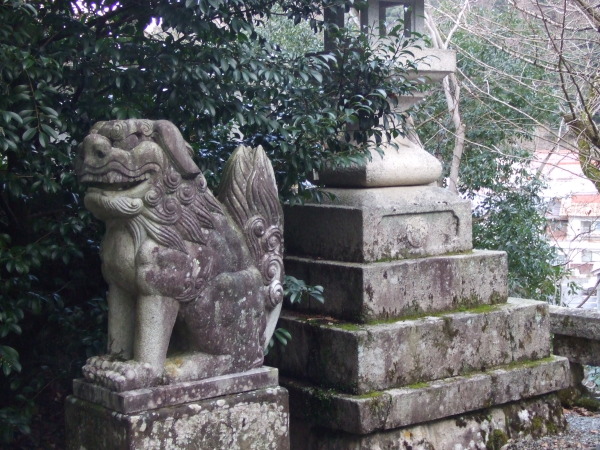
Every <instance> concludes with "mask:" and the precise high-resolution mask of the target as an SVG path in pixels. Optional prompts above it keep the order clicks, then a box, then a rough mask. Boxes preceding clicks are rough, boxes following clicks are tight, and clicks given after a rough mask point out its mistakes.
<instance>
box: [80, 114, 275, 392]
mask: <svg viewBox="0 0 600 450" xmlns="http://www.w3.org/2000/svg"><path fill="white" fill-rule="evenodd" d="M76 171H77V174H78V176H79V180H80V182H81V183H83V184H85V185H86V186H87V192H86V195H85V205H86V207H87V208H88V209H89V210H90V211H91V212H92V213H93V214H94V215H95V216H96V217H97V218H99V219H100V220H103V221H104V222H105V223H106V234H105V236H104V239H103V241H102V247H101V257H102V271H103V275H104V277H105V279H106V281H107V282H108V285H109V290H108V303H109V324H108V339H109V344H108V355H105V356H100V357H95V358H90V360H88V362H87V364H86V366H85V367H84V376H85V377H86V378H87V379H88V380H90V381H92V382H95V383H98V384H101V385H103V386H106V387H108V388H110V389H113V390H118V391H122V390H128V389H136V388H140V387H147V386H151V385H156V384H160V383H166V382H172V381H188V380H195V379H199V378H204V377H210V376H217V375H221V374H225V373H231V372H240V371H245V370H248V369H250V368H253V367H257V366H260V365H261V364H262V361H263V350H264V348H265V347H266V345H267V344H268V341H269V339H270V338H271V335H272V333H273V330H274V327H275V323H276V321H277V318H278V316H279V311H280V309H281V301H282V299H283V288H282V286H281V282H282V280H283V259H282V249H283V239H282V236H283V230H282V226H283V225H282V224H283V220H282V219H283V215H282V212H281V206H280V204H279V199H278V196H277V189H276V186H275V178H274V175H273V169H272V167H271V164H270V162H269V160H268V158H267V156H266V154H265V153H264V151H263V150H262V148H254V149H253V148H248V147H240V148H238V149H237V150H236V151H235V153H234V154H233V155H232V157H231V158H230V161H229V162H228V164H227V166H226V168H225V173H224V176H223V181H222V183H221V186H220V187H219V197H218V198H219V199H218V200H217V199H216V198H215V197H214V196H213V194H212V193H211V192H210V191H209V190H208V189H207V188H206V180H205V178H204V176H203V175H202V173H201V172H200V169H199V168H198V167H197V166H196V164H195V163H194V162H193V160H192V158H191V148H190V146H189V145H188V144H187V143H186V142H185V141H184V140H183V137H182V136H181V134H180V132H179V130H178V129H177V128H176V127H175V126H174V125H173V124H172V123H170V122H167V121H162V120H159V121H150V120H123V121H111V122H99V123H97V124H96V125H94V127H93V128H92V130H91V132H90V134H89V135H88V136H87V137H86V138H85V139H84V141H83V143H82V145H81V149H80V152H79V155H78V160H77V163H76ZM168 355H169V356H170V355H176V356H177V357H173V358H167V356H168Z"/></svg>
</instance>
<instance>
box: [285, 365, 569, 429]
mask: <svg viewBox="0 0 600 450" xmlns="http://www.w3.org/2000/svg"><path fill="white" fill-rule="evenodd" d="M282 385H283V386H285V387H286V388H287V389H288V390H289V392H290V404H291V411H292V412H293V414H294V415H296V416H299V417H300V418H301V419H302V420H305V421H312V422H314V423H315V424H317V425H319V426H321V427H325V428H328V429H332V430H341V431H346V432H348V433H352V434H361V435H364V434H369V433H373V432H376V431H381V430H391V429H394V428H400V427H405V426H409V425H415V424H421V423H426V422H430V421H433V420H437V419H442V418H445V417H449V416H454V415H457V414H463V413H467V412H470V411H476V410H480V409H484V408H489V407H491V406H496V405H501V404H504V403H509V402H514V401H518V400H522V399H526V398H532V397H536V396H539V395H543V394H547V393H551V392H555V391H557V390H559V389H563V388H565V387H567V386H568V385H569V363H568V361H567V359H566V358H562V357H558V356H552V357H549V358H546V359H544V360H540V361H534V362H524V363H521V364H515V365H510V366H506V367H500V368H496V369H494V370H490V371H488V372H485V373H477V374H473V375H471V376H459V377H453V378H446V379H442V380H438V381H434V382H430V383H422V384H420V385H415V386H414V387H406V388H399V389H388V390H385V391H379V392H372V393H369V394H366V395H363V396H353V395H345V394H341V393H337V392H335V391H332V390H327V389H320V388H317V387H314V386H312V385H309V384H304V383H300V382H298V381H293V380H291V379H286V378H282Z"/></svg>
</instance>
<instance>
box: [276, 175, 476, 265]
mask: <svg viewBox="0 0 600 450" xmlns="http://www.w3.org/2000/svg"><path fill="white" fill-rule="evenodd" d="M326 192H328V193H330V194H332V195H333V197H334V198H333V199H330V198H328V197H327V196H324V199H323V202H322V203H318V204H311V203H305V204H303V205H294V206H287V207H285V208H284V217H285V226H284V230H285V242H286V251H287V253H288V254H292V255H296V256H309V257H315V258H324V259H329V260H334V261H347V262H374V261H381V260H387V259H402V258H414V257H424V256H433V255H443V254H447V253H454V252H464V251H469V250H471V249H472V248H473V243H472V238H471V221H472V220H471V203H470V202H469V201H468V200H463V199H461V198H460V197H458V196H457V195H456V194H453V193H452V192H450V191H448V190H447V189H443V188H440V187H436V186H402V187H384V188H370V189H343V188H327V189H326Z"/></svg>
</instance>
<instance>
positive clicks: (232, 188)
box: [218, 146, 284, 348]
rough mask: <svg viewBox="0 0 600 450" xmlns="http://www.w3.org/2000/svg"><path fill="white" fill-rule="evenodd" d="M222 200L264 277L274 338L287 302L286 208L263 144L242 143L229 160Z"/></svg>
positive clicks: (266, 337)
mask: <svg viewBox="0 0 600 450" xmlns="http://www.w3.org/2000/svg"><path fill="white" fill-rule="evenodd" d="M218 192H219V194H218V199H219V201H220V202H221V203H222V204H223V205H225V207H226V209H227V212H228V213H229V214H230V215H231V217H232V218H233V219H234V220H235V222H236V223H237V225H238V226H239V227H240V229H242V230H243V232H244V237H245V238H246V242H247V243H248V247H249V248H250V251H251V252H252V256H253V257H254V261H255V263H256V267H257V268H258V270H259V271H260V272H261V274H262V276H263V282H264V286H265V287H264V289H265V294H266V295H265V298H266V305H265V308H266V328H265V333H264V340H263V345H264V346H265V348H266V346H267V345H268V343H269V340H270V339H271V336H272V334H273V331H274V330H275V325H276V322H277V318H278V317H279V312H280V310H281V304H282V301H283V286H282V282H283V275H284V271H283V211H282V209H281V204H280V202H279V196H278V194H277V186H276V184H275V174H274V173H273V167H272V166H271V162H270V161H269V158H268V157H267V154H266V153H265V151H264V150H263V148H262V147H257V148H251V147H245V146H240V147H238V148H237V149H236V150H235V152H234V153H233V154H232V155H231V157H230V158H229V161H227V164H226V166H225V170H224V173H223V178H222V179H221V184H220V185H219V189H218Z"/></svg>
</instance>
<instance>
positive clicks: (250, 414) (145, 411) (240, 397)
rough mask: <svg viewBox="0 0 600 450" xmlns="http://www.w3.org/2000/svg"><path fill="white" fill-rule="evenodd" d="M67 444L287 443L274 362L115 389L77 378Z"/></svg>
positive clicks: (284, 399) (283, 399)
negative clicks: (210, 375)
mask: <svg viewBox="0 0 600 450" xmlns="http://www.w3.org/2000/svg"><path fill="white" fill-rule="evenodd" d="M73 391H74V393H73V395H72V396H69V397H68V398H67V403H66V420H67V426H68V428H69V429H70V430H71V432H70V433H69V435H68V436H67V446H66V447H67V449H69V450H70V449H73V450H75V449H82V448H87V449H98V450H100V449H102V450H104V449H105V450H125V449H142V448H143V449H147V448H148V449H150V448H164V449H167V448H177V449H190V450H192V449H225V448H231V449H242V448H244V449H245V448H257V449H258V448H260V449H272V450H285V449H289V445H290V443H289V430H288V423H289V408H288V393H287V391H286V390H285V389H284V388H282V387H280V386H279V384H278V373H277V370H276V369H273V368H268V367H262V368H259V369H254V370H250V371H248V372H243V373H237V374H231V375H224V376H220V377H214V378H207V379H203V380H200V381H194V382H182V383H175V384H170V385H164V386H155V387H152V388H146V389H137V390H132V391H125V392H114V391H110V390H108V389H105V388H102V387H100V386H98V385H94V384H91V383H88V382H86V381H83V380H75V381H74V386H73Z"/></svg>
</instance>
